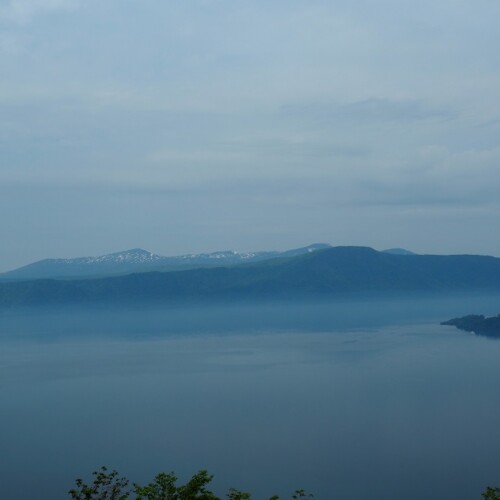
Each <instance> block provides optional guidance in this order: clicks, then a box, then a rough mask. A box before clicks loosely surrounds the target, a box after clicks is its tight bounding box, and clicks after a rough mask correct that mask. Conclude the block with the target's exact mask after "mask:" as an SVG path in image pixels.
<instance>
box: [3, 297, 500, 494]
mask: <svg viewBox="0 0 500 500" xmlns="http://www.w3.org/2000/svg"><path fill="white" fill-rule="evenodd" d="M470 312H477V313H485V314H498V313H499V312H500V300H499V298H498V297H474V298H469V299H458V298H450V299H446V300H439V301H438V300H436V299H433V300H423V299H420V300H411V301H394V300H392V301H379V302H377V303H373V302H369V303H368V302H356V303H348V302H345V303H336V304H294V305H287V306H285V305H261V306H234V305H233V306H231V307H229V306H228V307H224V306H217V307H215V306H214V307H210V308H208V307H207V308H184V309H164V310H157V309H156V310H149V311H138V310H137V311H133V310H132V311H127V312H124V311H92V312H88V311H36V312H34V311H31V312H28V311H24V312H23V313H14V312H11V313H3V314H2V315H0V332H1V333H0V401H1V412H0V450H1V451H0V483H1V489H2V495H1V496H2V498H9V499H21V500H22V499H30V500H31V499H59V498H61V499H62V498H67V496H66V492H67V490H68V489H69V488H70V487H71V486H72V484H73V480H74V478H76V477H79V476H85V477H89V476H90V472H91V471H92V470H95V469H96V468H97V467H99V466H100V465H102V464H106V465H108V466H109V467H111V468H116V469H118V470H119V471H120V472H121V473H122V474H124V475H127V476H129V477H131V478H132V479H133V480H135V481H138V482H147V481H149V480H151V479H152V478H153V476H154V475H155V474H156V473H158V472H160V471H170V470H175V471H176V472H177V473H178V474H179V476H180V477H181V478H183V479H186V478H187V477H188V476H189V475H191V474H193V473H194V472H196V471H197V470H199V469H201V468H206V469H208V470H209V471H210V472H211V473H213V474H215V480H214V483H213V489H214V490H215V491H216V492H218V493H219V494H221V495H222V494H223V492H225V491H227V488H229V487H230V486H235V487H238V488H240V489H246V490H249V491H252V492H254V494H255V499H256V500H259V499H265V498H268V497H269V496H270V495H271V494H273V493H277V494H282V495H284V496H285V497H286V498H288V494H289V493H290V492H291V491H293V490H294V489H295V488H298V487H302V488H305V489H307V490H309V491H311V492H313V493H315V498H317V499H320V500H321V499H324V500H330V499H333V500H335V499H339V500H361V499H366V498H370V499H372V500H392V499H394V500H396V499H398V500H399V499H402V498H404V499H405V500H422V499H427V500H434V499H436V500H437V499H439V500H443V499H448V498H449V499H454V500H462V499H463V500H474V499H478V500H479V499H480V498H481V495H480V493H481V491H482V490H483V489H484V487H485V486H486V485H487V484H497V485H499V484H500V455H499V453H498V449H499V445H500V424H499V418H498V417H499V415H500V391H499V380H500V342H497V341H492V340H489V339H485V338H480V337H476V336H474V335H470V334H466V333H464V332H460V331H458V330H455V329H453V328H451V327H442V326H439V325H438V323H439V321H440V320H442V319H448V318H449V317H451V316H454V315H463V314H467V313H470ZM266 495H267V497H266Z"/></svg>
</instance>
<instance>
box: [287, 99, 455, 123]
mask: <svg viewBox="0 0 500 500" xmlns="http://www.w3.org/2000/svg"><path fill="white" fill-rule="evenodd" d="M282 112H283V113H284V114H286V115H288V116H291V117H298V118H309V119H310V120H312V121H315V122H322V123H325V122H342V123H346V122H348V123H382V122H397V123H410V122H420V121H425V120H451V119H453V118H456V116H457V113H456V112H455V111H454V110H452V109H451V108H449V107H445V106H439V107H437V106H431V105H429V104H426V103H425V102H423V101H420V100H403V99H401V100H391V99H385V98H380V97H372V98H370V99H364V100H360V101H354V102H348V103H346V104H338V103H325V102H318V103H304V104H292V105H286V106H283V107H282Z"/></svg>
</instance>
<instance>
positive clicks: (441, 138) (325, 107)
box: [0, 0, 500, 269]
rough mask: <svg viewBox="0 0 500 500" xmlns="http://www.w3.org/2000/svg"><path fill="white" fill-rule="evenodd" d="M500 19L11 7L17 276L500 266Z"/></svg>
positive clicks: (498, 8)
mask: <svg viewBox="0 0 500 500" xmlns="http://www.w3.org/2000/svg"><path fill="white" fill-rule="evenodd" d="M499 15H500V3H498V2H496V1H493V0H480V1H479V2H475V3H474V4H471V3H470V2H465V1H456V0H455V1H452V0H443V1H442V2H438V3H436V2H430V1H428V0H424V1H422V2H419V4H418V5H417V4H414V3H411V2H406V1H398V2H396V1H382V2H373V1H368V0H364V1H360V2H355V4H354V5H353V2H347V1H335V2H326V1H321V0H318V1H314V2H304V1H298V0H292V1H286V2H285V1H277V2H272V3H269V2H263V1H259V0H257V1H254V2H230V1H229V0H213V1H208V0H207V1H201V0H197V1H192V2H180V1H172V2H165V3H159V2H155V1H152V0H145V1H141V2H123V1H118V0H109V1H106V2H98V1H96V0H87V1H85V2H81V1H77V0H11V1H3V2H2V1H0V196H1V199H0V208H1V210H2V212H1V213H2V215H1V218H0V229H1V231H2V235H3V240H4V241H6V242H7V243H6V244H5V245H3V248H2V252H1V254H0V257H1V258H2V263H1V265H0V266H1V268H3V269H8V268H10V267H13V266H16V265H20V264H23V263H25V262H27V261H30V260H35V259H38V258H42V257H47V256H75V255H78V254H80V253H84V254H102V253H104V252H107V251H112V250H120V249H123V248H127V247H135V246H143V247H147V248H149V249H151V250H152V251H156V252H158V253H163V254H175V253H180V252H191V251H204V250H215V249H221V248H226V247H231V248H235V249H241V250H243V249H248V250H251V249H258V248H270V249H271V248H286V247H289V246H295V245H297V246H298V245H302V244H306V243H309V242H312V241H328V242H331V243H333V244H366V245H372V246H375V247H378V248H380V247H389V246H407V247H410V248H411V249H414V250H416V251H423V252H479V253H490V254H499V252H498V250H497V248H498V245H499V243H500V236H497V235H496V234H495V231H494V228H495V227H498V223H499V222H500V221H499V219H500V212H499V208H500V207H499V202H498V201H497V199H498V195H497V193H498V192H499V190H500V170H499V169H500V163H499V162H500V144H499V140H498V138H499V137H500V105H499V103H500V62H499V61H500V60H499V58H498V55H497V52H498V46H499V44H500V34H499V31H498V29H497V20H498V18H499Z"/></svg>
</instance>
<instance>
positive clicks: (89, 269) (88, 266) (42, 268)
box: [0, 243, 330, 281]
mask: <svg viewBox="0 0 500 500" xmlns="http://www.w3.org/2000/svg"><path fill="white" fill-rule="evenodd" d="M329 247H330V245H327V244H326V243H314V244H312V245H308V246H306V247H302V248H294V249H292V250H286V251H284V252H277V251H261V252H234V251H232V250H225V251H220V252H212V253H200V254H186V255H176V256H173V257H163V256H161V255H157V254H154V253H152V252H148V251H147V250H143V249H142V248H134V249H132V250H125V251H123V252H115V253H111V254H106V255H101V256H98V257H77V258H74V259H44V260H40V261H37V262H33V263H32V264H28V265H26V266H23V267H20V268H18V269H14V270H12V271H8V272H6V273H3V274H0V281H15V280H33V279H44V278H48V279H72V278H83V277H94V278H96V277H104V276H111V275H124V274H130V273H140V272H147V271H173V270H185V269H194V268H201V267H220V266H227V265H238V264H243V263H248V262H260V261H263V260H269V259H274V258H279V257H293V256H297V255H303V254H306V253H310V252H314V251H316V250H322V249H325V248H329Z"/></svg>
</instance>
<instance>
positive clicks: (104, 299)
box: [0, 247, 500, 307]
mask: <svg viewBox="0 0 500 500" xmlns="http://www.w3.org/2000/svg"><path fill="white" fill-rule="evenodd" d="M494 290H496V291H498V290H500V259H498V258H494V257H485V256H473V255H450V256H435V255H398V254H391V253H385V252H377V251H375V250H373V249H371V248H367V247H334V248H330V249H324V250H318V251H315V252H311V253H308V254H305V255H299V256H295V257H288V258H277V259H272V260H267V261H264V262H257V263H251V264H246V265H239V266H227V267H217V268H201V269H192V270H186V271H171V272H149V273H135V274H130V275H126V276H117V277H108V278H99V279H85V280H83V279H80V280H32V281H20V282H10V283H9V282H6V283H0V306H4V307H9V306H19V305H42V304H70V303H73V304H74V303H127V302H131V301H132V302H138V301H160V302H173V301H186V300H188V301H189V300H217V299H220V300H222V299H223V300H227V299H231V300H249V299H251V300H259V299H274V298H279V299H283V298H305V297H321V296H322V297H326V296H343V295H352V294H373V293H376V294H380V293H392V294H393V293H412V292H438V293H449V292H470V291H494Z"/></svg>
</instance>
